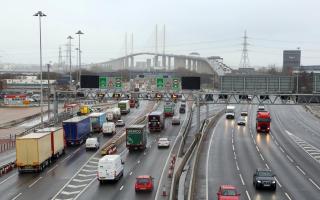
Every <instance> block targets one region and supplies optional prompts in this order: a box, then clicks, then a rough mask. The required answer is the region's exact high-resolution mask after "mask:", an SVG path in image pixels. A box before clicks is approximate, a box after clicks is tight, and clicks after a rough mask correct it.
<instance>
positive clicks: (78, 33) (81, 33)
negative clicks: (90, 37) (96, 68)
mask: <svg viewBox="0 0 320 200" xmlns="http://www.w3.org/2000/svg"><path fill="white" fill-rule="evenodd" d="M76 34H77V35H78V36H79V47H78V51H79V63H78V64H79V67H78V68H79V82H80V78H81V48H80V47H81V46H80V36H81V35H83V34H84V33H83V32H81V31H80V30H79V31H78V32H76Z"/></svg>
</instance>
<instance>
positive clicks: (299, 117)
mask: <svg viewBox="0 0 320 200" xmlns="http://www.w3.org/2000/svg"><path fill="white" fill-rule="evenodd" d="M266 109H267V110H269V111H271V117H272V122H271V134H270V135H269V134H256V131H255V115H256V110H257V106H254V105H241V106H237V108H236V119H237V118H238V116H239V114H240V112H241V111H242V110H247V111H248V113H249V116H248V117H247V125H246V126H238V125H237V124H236V123H235V122H236V120H227V119H225V116H222V117H221V118H220V119H219V120H218V122H217V124H216V126H215V127H214V128H213V129H212V130H210V132H209V138H210V139H209V140H207V141H206V142H205V143H204V148H203V152H202V153H203V155H202V156H201V158H200V164H199V168H198V171H197V176H198V177H206V178H205V180H203V179H198V180H197V187H196V192H195V194H194V197H195V199H215V198H216V196H217V195H216V192H217V191H218V188H219V186H220V185H222V184H232V185H235V186H237V188H238V190H239V192H240V193H241V199H249V200H251V199H256V200H262V199H289V200H290V199H319V194H320V187H319V185H320V175H319V174H320V166H319V164H320V162H319V159H320V151H319V147H320V145H319V140H320V133H319V132H318V129H317V127H319V121H318V119H317V118H315V117H314V116H312V115H311V114H310V113H307V112H305V110H304V109H303V107H301V106H266ZM256 168H269V169H271V170H272V171H273V173H275V174H276V181H277V190H276V192H272V191H267V190H255V189H254V187H253V185H252V177H253V173H254V170H255V169H256Z"/></svg>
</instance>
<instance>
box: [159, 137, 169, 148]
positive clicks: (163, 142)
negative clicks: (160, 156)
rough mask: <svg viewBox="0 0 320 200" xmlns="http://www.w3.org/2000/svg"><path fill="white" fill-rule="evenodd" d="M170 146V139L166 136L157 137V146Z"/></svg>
mask: <svg viewBox="0 0 320 200" xmlns="http://www.w3.org/2000/svg"><path fill="white" fill-rule="evenodd" d="M169 146H170V140H169V139H168V138H166V137H163V138H159V140H158V148H161V147H169Z"/></svg>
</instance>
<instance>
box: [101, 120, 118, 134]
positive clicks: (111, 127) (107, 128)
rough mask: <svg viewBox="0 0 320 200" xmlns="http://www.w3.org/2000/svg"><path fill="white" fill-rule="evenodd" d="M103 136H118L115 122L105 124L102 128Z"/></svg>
mask: <svg viewBox="0 0 320 200" xmlns="http://www.w3.org/2000/svg"><path fill="white" fill-rule="evenodd" d="M102 133H103V135H114V134H116V125H115V124H114V122H105V123H103V127H102Z"/></svg>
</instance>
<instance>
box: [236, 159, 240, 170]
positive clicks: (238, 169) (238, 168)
mask: <svg viewBox="0 0 320 200" xmlns="http://www.w3.org/2000/svg"><path fill="white" fill-rule="evenodd" d="M236 166H237V170H238V171H239V170H240V169H239V165H238V162H237V161H236Z"/></svg>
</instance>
